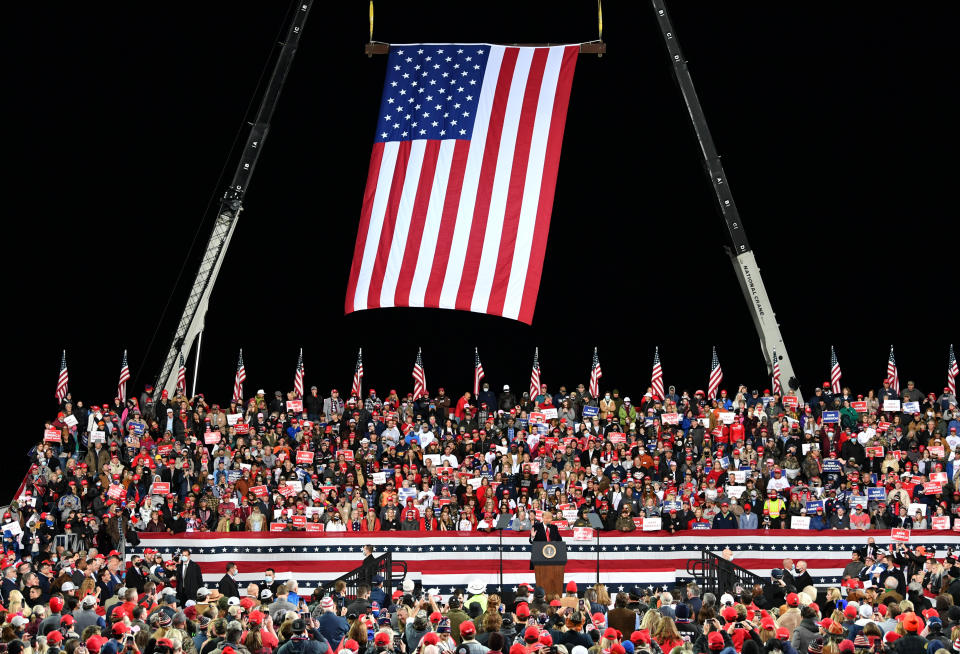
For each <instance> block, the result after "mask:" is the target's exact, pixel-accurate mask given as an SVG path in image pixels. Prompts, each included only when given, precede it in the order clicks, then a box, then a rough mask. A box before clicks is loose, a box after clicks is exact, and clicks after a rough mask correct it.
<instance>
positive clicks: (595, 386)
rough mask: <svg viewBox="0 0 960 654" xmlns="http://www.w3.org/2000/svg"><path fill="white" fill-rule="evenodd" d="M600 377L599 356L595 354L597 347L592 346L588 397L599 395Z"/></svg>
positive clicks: (601, 374) (601, 373) (601, 371)
mask: <svg viewBox="0 0 960 654" xmlns="http://www.w3.org/2000/svg"><path fill="white" fill-rule="evenodd" d="M601 377H603V370H601V369H600V356H599V355H598V354H597V348H593V365H591V366H590V397H592V398H597V397H598V396H599V395H600V378H601Z"/></svg>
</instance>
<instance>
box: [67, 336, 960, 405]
mask: <svg viewBox="0 0 960 654" xmlns="http://www.w3.org/2000/svg"><path fill="white" fill-rule="evenodd" d="M63 366H64V368H63V369H64V371H66V369H67V368H66V366H67V364H66V360H64V364H63ZM957 375H960V370H958V369H957V356H956V355H955V354H954V353H953V343H951V344H950V354H948V355H947V388H948V389H949V390H950V393H952V394H953V395H956V394H957Z"/></svg>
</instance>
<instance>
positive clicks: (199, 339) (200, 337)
mask: <svg viewBox="0 0 960 654" xmlns="http://www.w3.org/2000/svg"><path fill="white" fill-rule="evenodd" d="M201 345H203V330H202V329H201V330H200V333H199V334H197V356H196V357H194V360H193V391H192V392H191V393H190V397H196V396H197V374H199V372H200V346H201Z"/></svg>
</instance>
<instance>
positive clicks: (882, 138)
mask: <svg viewBox="0 0 960 654" xmlns="http://www.w3.org/2000/svg"><path fill="white" fill-rule="evenodd" d="M669 6H670V8H671V12H672V16H673V20H674V24H675V27H676V30H677V35H678V37H679V40H680V44H681V46H682V48H683V49H684V52H685V54H686V57H687V59H688V60H689V62H690V68H691V72H692V75H693V79H694V83H695V84H696V86H697V90H698V92H699V95H700V99H701V102H702V103H703V107H704V110H705V112H706V115H707V119H708V121H709V123H710V127H711V130H712V132H713V136H714V139H715V141H716V144H717V147H718V149H719V151H720V153H721V155H722V156H723V162H724V166H725V168H726V172H727V176H728V179H729V181H730V185H731V189H732V191H733V194H734V197H735V198H736V201H737V204H738V206H739V209H740V212H741V217H742V219H743V223H744V225H745V228H746V230H747V234H748V237H749V239H750V242H751V245H752V246H753V248H754V250H755V253H756V257H757V260H758V263H759V265H760V267H761V271H762V274H763V277H764V281H765V282H766V285H767V290H768V292H769V294H770V299H771V301H772V304H773V307H774V309H775V310H776V312H777V316H778V318H779V321H780V324H781V329H782V331H783V335H784V339H785V341H786V343H787V345H788V348H789V353H790V356H791V357H792V359H793V362H794V366H795V367H796V369H797V373H798V376H799V378H800V381H801V383H802V386H803V388H804V390H806V391H807V392H809V390H810V389H812V387H813V385H815V384H819V383H821V382H822V381H823V380H824V378H825V377H826V375H827V373H828V367H829V347H830V345H831V344H834V345H835V346H836V347H837V353H838V356H839V359H840V363H841V366H842V368H843V371H844V380H843V381H844V383H849V384H851V385H852V386H853V387H854V388H860V389H864V390H865V389H866V387H867V386H871V387H877V386H878V385H879V384H880V382H881V380H882V378H883V376H884V372H885V366H886V358H887V352H888V348H889V346H890V344H891V343H893V344H894V345H895V346H896V352H897V360H898V364H899V369H900V376H901V379H903V380H906V379H908V378H910V379H916V380H917V383H918V386H919V387H920V388H921V390H924V391H927V390H935V391H939V390H940V389H941V388H942V387H943V384H944V376H945V368H946V356H947V346H948V344H949V342H950V341H951V340H953V341H955V342H958V343H957V344H960V338H958V335H960V330H958V329H957V316H958V309H957V285H956V284H957V279H956V248H957V242H958V229H957V227H956V222H955V218H950V216H951V215H952V216H956V208H955V204H954V202H953V200H954V196H955V191H954V189H955V181H954V176H955V174H956V162H955V159H954V158H953V157H952V156H951V155H952V154H953V152H954V151H955V149H956V134H955V130H954V129H953V125H954V124H955V122H956V116H957V109H958V107H957V104H956V102H955V92H953V91H950V90H949V89H950V88H953V87H954V84H955V80H956V74H955V64H956V56H955V55H956V53H955V51H954V50H953V48H950V47H948V44H952V43H954V27H955V20H954V19H955V17H951V16H950V15H949V14H951V13H952V12H953V10H952V9H949V8H947V7H946V6H944V5H942V4H932V3H931V4H929V5H927V4H921V5H913V6H911V7H910V8H909V11H905V10H904V7H903V6H901V5H889V6H878V5H864V4H858V3H855V4H852V5H849V6H848V5H832V6H830V8H829V10H826V9H825V8H824V7H823V6H821V5H810V4H809V3H759V2H745V3H679V2H674V3H671V4H670V5H669ZM286 10H287V6H286V3H285V2H282V1H280V0H277V1H275V2H256V3H253V2H247V3H231V4H230V6H229V9H228V10H224V8H223V6H222V5H218V4H208V3H176V2H173V3H170V2H167V3H134V4H132V5H130V4H128V5H123V6H120V5H113V6H94V5H89V4H86V5H69V6H65V5H60V4H49V3H31V4H30V5H29V6H28V7H27V8H26V9H22V10H18V11H17V12H15V13H16V15H14V16H12V17H11V18H10V22H9V23H8V32H10V34H9V35H8V36H7V37H6V38H5V41H6V42H7V44H8V48H9V50H10V51H11V52H13V53H14V54H13V55H12V56H10V57H8V66H7V72H8V73H9V79H10V82H9V83H8V85H7V91H8V93H7V94H6V95H7V105H8V107H9V108H10V109H12V111H13V118H12V121H11V122H9V123H8V125H7V139H8V140H10V141H12V143H13V152H12V154H13V157H12V158H8V159H7V164H8V166H10V168H13V176H12V178H10V177H8V183H9V186H8V190H7V195H8V197H11V196H12V200H13V202H12V203H11V204H10V205H9V208H8V212H7V221H8V225H9V224H11V223H12V224H13V225H15V226H16V227H14V229H12V230H11V229H9V228H8V231H7V243H6V250H7V257H6V264H7V277H8V284H9V287H10V291H9V292H10V295H9V296H8V297H9V299H8V302H9V304H8V307H9V313H8V316H9V317H10V318H13V319H14V320H16V323H17V325H18V326H19V333H18V334H17V342H15V343H9V344H8V360H7V366H8V378H9V377H10V375H9V373H10V372H14V374H15V375H16V377H17V378H18V379H17V383H16V386H17V388H16V391H15V393H16V397H18V398H20V397H22V398H23V399H24V401H25V403H26V404H25V408H26V409H27V415H26V416H25V419H24V420H22V422H21V423H20V428H21V431H22V432H23V434H17V435H16V437H20V436H22V435H27V436H28V438H26V439H21V440H18V441H17V443H18V444H17V445H15V448H20V447H22V449H23V450H24V452H25V451H26V448H27V447H28V441H32V440H33V439H34V437H36V438H39V437H40V430H41V427H42V421H43V419H44V418H45V417H47V416H49V415H51V414H52V412H53V411H54V410H55V403H54V398H53V392H54V387H55V382H56V376H57V371H58V365H59V360H60V350H61V349H62V348H66V349H67V355H68V364H69V368H70V375H71V384H70V386H71V390H72V391H73V393H74V396H75V397H79V398H82V399H84V400H86V401H87V402H88V403H89V402H91V401H95V400H96V401H99V402H105V401H108V400H109V399H110V398H111V397H112V396H113V392H114V390H115V386H116V381H117V374H118V372H119V366H120V358H121V355H122V352H123V349H124V348H127V349H128V350H129V357H130V367H131V370H132V373H133V380H132V382H131V385H130V387H129V388H130V390H131V392H137V393H139V392H140V391H141V390H142V388H143V384H144V383H146V382H153V381H154V380H155V377H156V375H157V373H158V372H159V368H160V365H161V363H162V359H163V357H164V354H165V352H166V348H167V347H168V345H169V339H170V337H171V336H172V333H173V330H174V327H175V323H176V322H177V320H178V319H179V316H180V313H181V311H182V307H183V302H184V299H185V293H186V290H187V288H188V287H189V285H190V283H191V282H192V279H193V275H194V273H195V271H196V265H197V261H198V257H199V255H200V253H201V251H202V249H203V245H204V244H205V242H206V238H207V235H208V233H209V229H210V226H211V220H212V217H213V209H215V207H216V201H217V200H218V199H219V197H220V196H221V195H222V193H223V189H224V185H225V184H226V179H219V181H218V178H219V176H220V175H221V171H224V175H225V177H226V178H228V177H229V176H230V175H231V174H232V171H233V166H234V165H235V163H236V159H235V158H230V159H228V154H229V153H230V152H231V147H232V144H233V143H234V140H235V139H237V146H238V147H239V145H241V144H242V142H243V139H244V138H245V137H246V131H245V129H244V119H245V117H248V118H249V115H248V113H247V111H248V104H249V103H250V102H251V98H252V97H253V96H254V93H255V91H256V89H257V82H258V79H259V78H260V75H261V71H262V70H263V68H264V64H265V62H266V61H267V60H268V57H269V55H270V52H271V50H272V48H273V43H274V41H275V40H276V38H277V35H278V34H279V33H281V31H283V30H285V28H286V25H285V23H284V16H285V13H286ZM376 11H377V14H376V25H375V34H374V37H375V38H376V39H377V40H381V41H387V42H391V41H392V42H398V43H410V42H420V41H423V42H440V41H444V42H458V41H459V42H501V43H504V42H508V43H513V42H524V43H533V42H553V43H559V42H579V41H587V40H592V39H595V38H596V37H597V20H596V5H595V4H594V3H592V2H589V1H584V2H575V3H574V2H571V3H556V2H533V1H530V2H523V3H517V2H483V3H450V2H416V3H414V2H385V1H382V0H381V1H380V2H378V3H377V6H376ZM367 30H368V24H367V3H366V2H365V1H355V0H351V1H349V2H336V3H328V2H317V3H316V4H315V5H314V8H313V11H312V13H311V16H310V18H309V20H308V22H307V25H306V28H305V31H304V35H303V40H302V42H301V47H300V50H299V52H298V55H297V59H296V61H295V62H294V65H293V70H292V73H291V75H290V77H289V79H288V81H287V86H286V88H285V90H284V93H283V96H282V97H281V99H280V105H279V108H278V110H277V113H276V115H275V119H274V124H273V128H272V131H271V133H270V136H269V138H268V140H267V142H266V145H265V149H264V151H263V154H262V156H261V158H260V161H259V164H258V168H257V170H256V173H255V175H254V178H253V181H252V184H251V186H250V190H249V192H248V194H247V196H246V201H245V211H244V212H243V214H242V217H241V219H240V222H239V225H238V227H237V231H236V234H235V236H234V239H233V243H232V245H231V249H230V252H229V254H228V256H227V260H226V262H225V264H224V266H223V268H222V270H221V273H220V277H219V281H218V284H217V286H216V290H215V291H214V294H213V298H212V301H211V310H210V312H209V314H208V316H207V329H206V332H205V335H204V341H203V351H202V353H201V363H200V377H199V387H198V390H200V391H202V392H205V394H206V395H207V397H208V398H210V399H212V400H214V401H220V402H223V401H226V400H227V399H228V398H229V393H230V389H231V385H232V381H233V373H234V368H235V365H236V356H237V350H238V349H239V348H240V347H243V349H244V358H245V361H246V367H247V373H248V383H247V391H248V392H249V393H252V392H253V391H255V390H256V389H257V388H258V387H264V388H266V389H267V391H268V392H271V393H272V391H273V390H276V389H281V388H282V389H284V390H287V389H289V388H290V387H292V377H293V370H294V366H295V363H296V358H297V352H298V348H300V347H301V346H302V347H303V348H304V359H305V365H306V371H307V373H306V379H307V385H308V386H309V385H312V384H317V385H319V386H320V387H321V388H322V389H329V388H330V387H331V386H338V387H340V388H341V390H343V389H344V388H349V384H350V377H351V375H352V372H353V365H354V360H355V357H356V349H357V347H360V346H362V347H363V349H364V364H365V369H366V372H367V376H366V379H365V387H367V388H369V387H374V388H376V389H377V390H378V391H379V392H380V394H381V395H383V394H384V393H385V392H386V391H388V390H390V389H391V388H396V389H397V390H398V391H401V392H403V393H405V392H407V391H409V390H412V380H411V378H410V369H411V367H412V364H413V360H414V357H415V355H416V349H417V347H418V346H422V347H423V350H424V352H423V357H424V364H425V367H426V372H427V382H428V386H429V390H430V391H431V392H435V391H436V388H437V387H438V386H441V385H442V386H446V388H447V390H448V393H449V392H453V393H455V394H459V393H460V392H462V391H463V390H465V389H467V388H469V387H470V385H471V384H472V365H473V348H474V346H478V347H479V348H480V355H481V358H482V361H483V364H484V367H485V369H486V371H487V379H488V380H489V381H490V382H491V384H492V385H494V388H497V389H498V388H499V387H500V385H502V384H503V383H510V384H511V385H513V386H514V388H517V389H521V390H522V389H523V388H525V387H526V385H527V382H528V379H529V370H530V363H531V359H532V355H533V348H534V346H535V345H539V346H540V361H541V366H542V370H543V379H544V381H545V382H546V383H547V384H548V385H550V386H551V387H552V388H555V387H556V386H557V385H559V384H560V383H565V384H566V385H567V386H575V385H576V384H577V383H579V382H581V381H582V382H586V381H587V379H588V375H589V368H590V361H591V356H592V352H593V347H594V346H595V345H596V346H599V348H600V360H601V362H602V365H603V370H604V378H603V380H602V386H603V387H605V388H611V387H613V386H618V387H619V388H620V389H622V390H624V391H626V392H627V393H628V394H629V393H631V392H632V393H635V394H642V393H643V392H644V391H645V390H646V387H647V385H648V383H649V375H650V366H651V361H652V357H653V349H654V346H655V345H659V346H660V353H661V358H662V360H663V367H664V374H665V381H666V383H667V384H668V385H669V384H676V385H677V387H678V389H684V388H685V389H689V390H691V391H692V390H694V389H695V388H697V387H703V386H705V385H706V378H707V372H708V366H709V363H710V348H711V346H712V345H716V346H717V347H718V352H719V356H720V361H721V363H722V365H723V369H724V371H725V374H726V377H725V381H724V384H723V386H724V387H727V388H730V389H731V390H734V389H735V387H736V384H737V383H738V382H743V383H747V384H749V385H750V386H755V387H759V388H760V389H761V390H762V389H763V388H764V387H766V386H768V385H769V381H768V380H767V378H766V368H765V364H764V361H763V357H762V353H761V352H760V348H759V341H758V338H757V336H756V333H755V331H754V328H753V325H752V322H751V319H750V315H749V313H748V308H747V306H746V303H745V301H744V299H743V297H742V295H741V292H740V289H739V286H738V284H737V281H736V278H735V276H734V273H733V267H732V266H731V264H730V262H729V260H728V259H727V257H726V255H725V254H724V252H723V246H724V245H726V244H727V243H728V237H727V233H726V229H725V226H724V224H723V221H722V220H721V218H720V217H719V213H718V211H717V210H716V207H715V201H714V197H713V192H712V189H711V188H710V186H709V184H708V182H707V179H706V178H705V176H704V174H703V168H702V164H701V157H700V151H699V148H698V146H697V143H696V139H695V137H694V134H693V130H692V128H691V125H690V122H689V119H688V116H687V113H686V110H685V108H684V105H683V100H682V96H681V94H680V92H679V89H678V88H677V86H676V84H675V82H674V79H673V75H672V71H671V68H670V66H669V62H668V60H667V58H666V55H665V49H664V47H663V42H662V40H661V37H660V33H659V31H658V29H657V25H656V22H655V20H654V15H653V10H652V9H651V7H650V6H649V4H648V3H646V2H636V3H625V2H624V3H619V2H618V3H614V2H606V3H605V4H604V35H603V36H604V40H605V41H606V42H607V44H608V54H607V55H605V56H604V57H602V58H597V57H595V56H587V55H581V57H580V59H579V61H578V63H577V70H576V74H575V77H574V82H573V90H572V94H571V100H570V108H569V115H568V118H567V125H566V131H565V134H564V143H563V152H562V158H561V162H560V169H559V177H558V184H557V193H556V198H555V203H554V210H553V218H552V225H551V230H550V239H549V243H548V247H547V253H546V261H545V265H544V270H543V281H542V283H541V287H540V295H539V301H538V305H537V311H536V316H535V319H534V323H533V325H532V327H530V326H527V325H524V324H522V323H518V322H512V321H509V320H506V319H502V318H494V317H489V316H483V315H477V314H471V313H460V312H453V311H444V310H424V309H419V310H408V309H385V310H374V311H364V312H359V313H355V314H352V315H350V316H346V317H345V316H344V315H343V301H344V294H345V290H346V281H347V275H348V272H349V266H350V260H351V257H352V254H353V248H354V243H355V240H356V231H357V224H358V222H359V212H360V205H361V199H362V191H363V187H364V184H365V181H366V174H367V167H368V163H369V156H370V150H371V145H372V141H373V133H374V128H375V124H376V116H377V110H378V106H379V102H380V94H381V91H382V85H383V79H384V67H385V65H386V58H385V57H374V58H372V59H369V58H367V57H366V56H364V54H363V44H364V42H365V41H366V40H367ZM270 63H271V65H272V61H271V62H270ZM951 80H953V81H951ZM235 154H236V153H235ZM225 161H226V164H225ZM8 170H9V168H8ZM208 202H209V203H210V204H209V206H208ZM205 207H206V208H207V211H206V213H205ZM10 208H12V209H13V210H12V211H11V210H10ZM195 236H196V238H197V243H196V247H195V248H194V250H193V253H192V255H190V256H188V252H189V250H190V246H191V243H192V242H193V240H194V238H195ZM181 267H183V276H182V277H181V278H179V281H178V273H179V271H180V270H181ZM171 294H172V298H171ZM168 298H169V302H168ZM188 365H189V375H190V377H189V379H190V380H191V381H192V376H193V368H194V363H193V355H192V354H191V357H190V361H189V364H188ZM8 383H10V384H11V386H12V380H9V381H8ZM15 454H16V455H17V456H20V452H19V451H18V452H16V453H15ZM18 460H19V459H18ZM19 469H20V466H19V464H18V466H17V467H16V470H17V471H16V472H15V474H14V475H13V476H14V477H16V480H17V481H18V480H19V479H20V475H21V472H20V471H19ZM11 491H12V489H11Z"/></svg>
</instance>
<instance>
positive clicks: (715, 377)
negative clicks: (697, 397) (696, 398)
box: [707, 346, 723, 400]
mask: <svg viewBox="0 0 960 654" xmlns="http://www.w3.org/2000/svg"><path fill="white" fill-rule="evenodd" d="M722 381H723V370H722V369H721V368H720V359H718V358H717V348H716V346H714V348H713V359H712V360H711V362H710V380H709V382H708V384H707V399H710V400H714V399H716V397H717V389H718V388H720V382H722Z"/></svg>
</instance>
